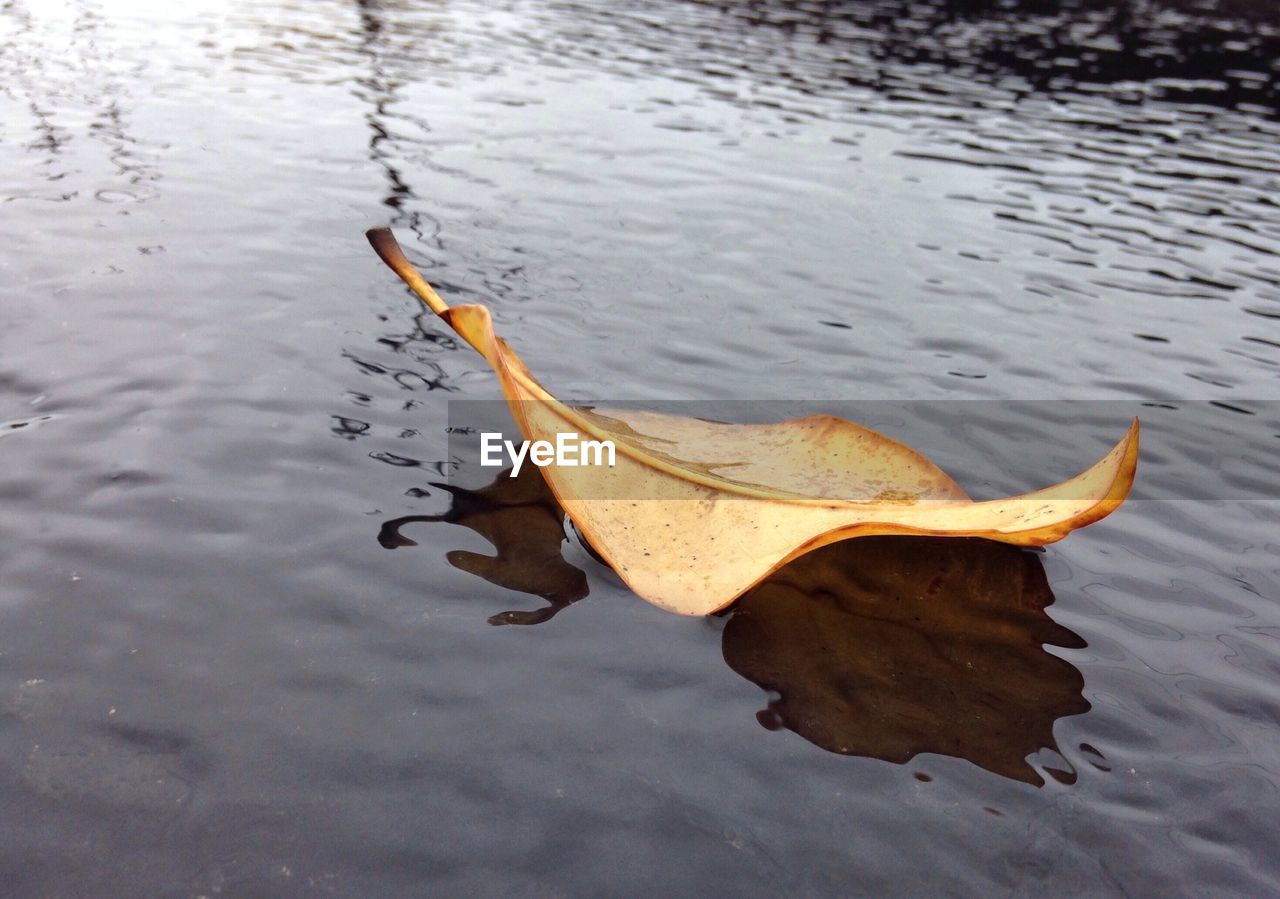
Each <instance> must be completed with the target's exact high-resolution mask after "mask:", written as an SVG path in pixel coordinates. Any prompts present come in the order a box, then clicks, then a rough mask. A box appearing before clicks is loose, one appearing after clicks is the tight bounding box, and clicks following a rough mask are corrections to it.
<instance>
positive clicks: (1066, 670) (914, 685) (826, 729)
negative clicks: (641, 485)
mask: <svg viewBox="0 0 1280 899" xmlns="http://www.w3.org/2000/svg"><path fill="white" fill-rule="evenodd" d="M433 486H436V487H440V488H442V489H444V490H447V491H448V492H449V493H450V494H451V496H452V505H451V507H450V509H449V511H448V512H446V513H445V514H443V515H410V516H407V517H404V518H396V519H393V520H391V521H387V522H385V523H384V524H383V526H382V530H381V532H380V533H379V535H378V542H379V543H381V544H382V545H383V546H385V547H387V548H388V549H394V548H396V547H400V546H414V545H416V542H415V541H414V540H412V539H410V538H409V537H406V536H405V535H404V534H403V532H402V528H403V527H404V526H405V525H408V524H411V523H415V522H447V523H451V524H459V525H462V526H464V527H467V528H470V529H471V530H473V531H475V532H476V533H478V534H480V535H481V536H483V537H484V538H485V539H486V540H488V541H489V542H490V543H492V544H493V546H494V547H495V548H496V550H497V552H496V555H493V556H485V555H481V554H479V553H473V552H465V551H461V550H454V551H451V552H449V553H447V554H446V558H447V559H448V560H449V562H450V564H452V565H453V566H455V567H456V568H459V569H461V570H463V571H468V572H471V573H472V574H476V575H478V576H480V577H482V578H484V579H485V580H487V581H489V582H490V583H493V584H496V585H498V586H500V587H505V588H507V589H510V590H517V591H519V592H522V593H529V594H532V595H535V596H540V597H542V598H543V599H546V600H547V602H548V603H549V604H548V605H547V606H545V607H543V608H541V609H536V610H533V611H508V612H502V613H500V614H497V615H494V616H492V617H491V618H490V619H489V622H490V623H491V624H540V623H542V622H544V621H548V620H550V619H551V618H552V617H553V616H554V615H556V614H557V613H558V612H559V611H560V610H561V609H563V608H565V607H566V606H569V605H571V604H572V603H574V602H576V601H577V600H579V599H581V598H583V597H584V596H586V595H587V593H588V592H589V590H588V585H587V578H586V575H585V574H584V573H583V571H582V570H581V569H579V568H577V567H576V566H574V565H571V564H569V563H568V562H566V561H565V560H564V558H563V557H562V556H561V549H562V547H563V545H564V543H565V530H564V513H563V512H562V510H561V509H560V506H559V505H558V504H557V503H556V500H555V497H554V495H553V494H552V493H551V491H550V489H549V488H548V487H547V486H546V482H545V481H543V479H542V477H541V475H540V474H539V473H538V471H537V469H536V468H535V467H533V466H529V467H526V468H525V470H524V471H523V472H522V473H521V474H520V476H519V477H516V478H512V477H509V476H508V473H507V472H506V471H504V472H502V473H501V474H500V475H498V477H497V478H496V479H495V480H494V481H493V483H492V484H489V485H488V486H486V487H483V488H481V489H479V490H466V489H463V488H459V487H453V486H450V485H448V484H435V485H433ZM1053 601H1054V597H1053V592H1052V591H1051V590H1050V588H1049V583H1048V580H1047V578H1046V577H1045V572H1044V567H1043V565H1042V564H1041V561H1040V557H1039V556H1038V555H1037V554H1035V553H1031V552H1026V551H1024V550H1020V549H1018V548H1017V547H1013V546H1007V545H1005V544H1000V543H992V542H989V541H985V540H973V539H958V538H937V537H861V538H858V539H855V540H847V541H843V542H841V543H836V544H833V545H831V546H828V547H824V548H823V549H820V550H817V551H816V552H813V553H810V554H808V555H805V556H802V557H801V558H799V559H797V560H795V561H794V562H792V563H790V564H789V565H787V566H786V567H784V568H782V569H781V570H779V571H777V572H775V573H774V574H773V575H771V576H770V577H769V578H768V579H766V580H765V581H764V582H762V583H761V584H760V585H759V586H757V587H756V588H755V589H754V590H752V591H751V592H750V593H748V594H746V595H745V596H744V597H742V599H740V600H739V601H738V602H737V603H736V604H735V605H734V606H733V607H732V608H731V609H730V610H729V611H728V613H727V614H728V616H729V620H728V621H727V623H726V624H725V628H724V633H723V637H722V651H723V653H724V659H725V661H726V662H727V663H728V664H729V667H730V668H732V669H733V670H734V671H736V672H737V673H738V674H740V675H742V676H743V677H745V678H746V679H747V680H750V681H752V682H753V683H755V684H757V685H759V686H760V687H762V688H763V689H765V690H767V691H770V692H772V693H775V694H776V697H777V698H775V699H773V700H771V701H770V702H769V703H768V707H767V708H766V709H764V710H763V711H761V712H759V713H758V715H757V718H758V719H759V721H760V723H761V724H762V725H763V726H764V727H766V728H769V729H770V730H777V729H781V728H787V729H789V730H792V731H794V732H795V733H797V734H799V735H800V736H802V737H804V738H805V739H806V740H808V741H809V742H811V743H813V744H815V745H817V746H820V747H821V748H823V749H826V750H829V751H831V752H835V753H841V754H845V755H857V756H866V757H870V758H877V759H882V760H884V761H889V762H894V763H904V762H907V761H909V760H910V759H912V758H914V757H915V756H916V755H918V754H920V753H929V752H932V753H938V754H940V755H949V756H954V757H957V758H962V759H966V760H968V761H970V762H972V763H973V764H975V765H978V766H979V767H981V768H984V769H986V770H988V771H992V772H994V773H996V774H999V775H1002V776H1005V777H1009V778H1013V779H1015V780H1019V781H1023V782H1025V783H1029V784H1035V785H1037V786H1039V785H1043V783H1044V781H1043V779H1042V778H1041V776H1040V774H1039V773H1038V772H1037V771H1036V769H1035V768H1034V767H1033V766H1032V765H1031V764H1030V763H1029V762H1028V761H1027V759H1028V757H1029V756H1031V755H1033V754H1034V753H1036V752H1038V751H1040V750H1044V749H1056V743H1055V740H1054V736H1053V726H1054V723H1055V722H1056V721H1057V720H1058V719H1059V718H1063V717H1066V716H1068V715H1078V714H1081V713H1083V712H1086V711H1088V710H1089V702H1088V701H1087V700H1086V699H1085V698H1084V696H1083V695H1082V689H1083V687H1084V678H1083V677H1082V676H1081V674H1080V672H1079V671H1078V670H1077V669H1076V668H1075V667H1073V666H1072V665H1071V664H1070V663H1068V662H1066V661H1064V660H1063V659H1061V658H1059V657H1057V656H1055V655H1052V654H1051V653H1049V652H1048V651H1047V650H1046V649H1045V646H1046V645H1051V646H1061V647H1068V648H1078V647H1082V646H1084V645H1085V644H1084V641H1083V640H1082V639H1081V638H1080V637H1078V636H1077V635H1076V634H1074V633H1073V632H1072V631H1070V630H1068V629H1067V628H1065V627H1063V626H1061V625H1059V624H1057V623H1056V622H1054V621H1053V620H1052V619H1051V618H1050V617H1049V616H1048V614H1047V612H1046V611H1045V610H1046V609H1047V608H1048V607H1049V606H1050V605H1051V604H1052V603H1053ZM1059 763H1061V762H1059ZM1046 770H1048V771H1050V773H1052V774H1053V775H1054V776H1055V777H1056V778H1057V779H1059V780H1063V781H1065V782H1071V781H1072V780H1074V773H1072V772H1065V773H1060V772H1056V771H1052V770H1051V769H1049V768H1048V767H1046Z"/></svg>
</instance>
